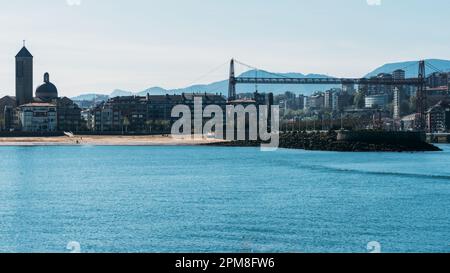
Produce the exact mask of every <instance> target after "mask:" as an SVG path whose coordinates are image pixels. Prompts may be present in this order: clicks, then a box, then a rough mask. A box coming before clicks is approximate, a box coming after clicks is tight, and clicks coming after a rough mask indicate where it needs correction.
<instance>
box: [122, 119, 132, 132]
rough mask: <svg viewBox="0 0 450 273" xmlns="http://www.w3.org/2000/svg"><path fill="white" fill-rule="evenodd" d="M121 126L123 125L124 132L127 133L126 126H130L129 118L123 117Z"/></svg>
mask: <svg viewBox="0 0 450 273" xmlns="http://www.w3.org/2000/svg"><path fill="white" fill-rule="evenodd" d="M123 126H125V132H126V133H128V126H130V120H129V119H128V118H127V117H124V118H123Z"/></svg>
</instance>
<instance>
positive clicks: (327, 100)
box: [324, 90, 336, 110]
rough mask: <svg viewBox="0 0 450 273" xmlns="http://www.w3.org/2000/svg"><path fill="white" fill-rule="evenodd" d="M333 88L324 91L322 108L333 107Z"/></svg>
mask: <svg viewBox="0 0 450 273" xmlns="http://www.w3.org/2000/svg"><path fill="white" fill-rule="evenodd" d="M335 93H336V92H335V91H334V90H327V91H325V95H324V96H325V97H324V108H325V109H326V110H332V109H333V98H336V96H335Z"/></svg>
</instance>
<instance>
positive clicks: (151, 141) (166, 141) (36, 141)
mask: <svg viewBox="0 0 450 273" xmlns="http://www.w3.org/2000/svg"><path fill="white" fill-rule="evenodd" d="M223 142H224V140H218V139H210V138H202V139H176V138H172V137H170V136H162V135H159V136H92V135H76V136H74V137H67V136H60V137H0V147H8V146H23V147H34V146H197V145H214V144H220V143H223Z"/></svg>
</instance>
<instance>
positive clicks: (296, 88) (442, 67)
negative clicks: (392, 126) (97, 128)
mask: <svg viewBox="0 0 450 273" xmlns="http://www.w3.org/2000/svg"><path fill="white" fill-rule="evenodd" d="M426 62H427V63H429V64H431V65H432V66H433V67H434V68H436V69H437V70H439V71H444V72H450V61H449V60H440V59H428V60H426ZM397 69H403V70H405V72H406V77H407V78H413V77H417V73H418V70H419V64H418V62H417V61H409V62H397V63H389V64H385V65H383V66H381V67H378V68H376V69H375V70H373V71H372V72H370V73H368V74H367V75H365V76H364V77H372V76H376V75H378V74H379V73H392V72H393V71H394V70H397ZM426 72H427V74H431V73H433V72H436V70H432V69H431V68H429V67H427V70H426ZM276 75H280V76H278V77H290V78H327V77H333V76H331V75H322V74H307V75H305V74H301V73H277V74H276ZM276 75H274V74H273V73H271V72H267V71H262V70H258V71H256V70H250V71H247V72H244V73H243V74H241V75H239V76H242V77H256V76H258V77H271V78H274V77H277V76H276ZM333 87H339V86H333V85H281V84H278V85H271V84H268V85H259V86H258V87H257V89H258V91H259V92H273V93H274V94H281V93H284V92H286V91H291V92H295V93H297V94H304V95H310V94H312V93H314V92H316V91H325V90H328V89H330V88H333ZM255 88H256V86H255V85H253V84H252V85H250V84H247V85H238V86H237V92H238V93H250V92H255ZM194 92H197V93H204V92H207V93H219V94H220V93H222V94H223V95H225V96H226V95H227V92H228V80H223V81H219V82H213V83H210V84H204V85H192V86H188V87H186V88H181V89H175V90H168V89H164V88H162V87H151V88H148V89H146V90H143V91H140V92H131V91H126V90H120V89H116V90H114V91H113V92H112V93H111V94H110V95H105V94H98V93H96V92H91V93H89V94H84V95H80V96H77V97H74V98H73V99H74V100H78V101H80V100H93V99H94V98H97V99H98V100H104V99H107V98H108V97H117V96H131V95H137V96H145V95H147V93H148V94H150V95H166V94H170V95H173V94H181V93H194Z"/></svg>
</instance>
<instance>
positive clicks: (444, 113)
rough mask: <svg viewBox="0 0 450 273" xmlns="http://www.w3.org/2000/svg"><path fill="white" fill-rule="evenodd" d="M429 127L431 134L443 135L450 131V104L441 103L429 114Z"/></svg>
mask: <svg viewBox="0 0 450 273" xmlns="http://www.w3.org/2000/svg"><path fill="white" fill-rule="evenodd" d="M427 126H428V130H429V132H431V133H443V132H448V131H449V130H450V103H449V102H445V101H440V102H439V103H438V104H436V105H434V106H433V107H431V108H430V109H429V110H428V112H427Z"/></svg>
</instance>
